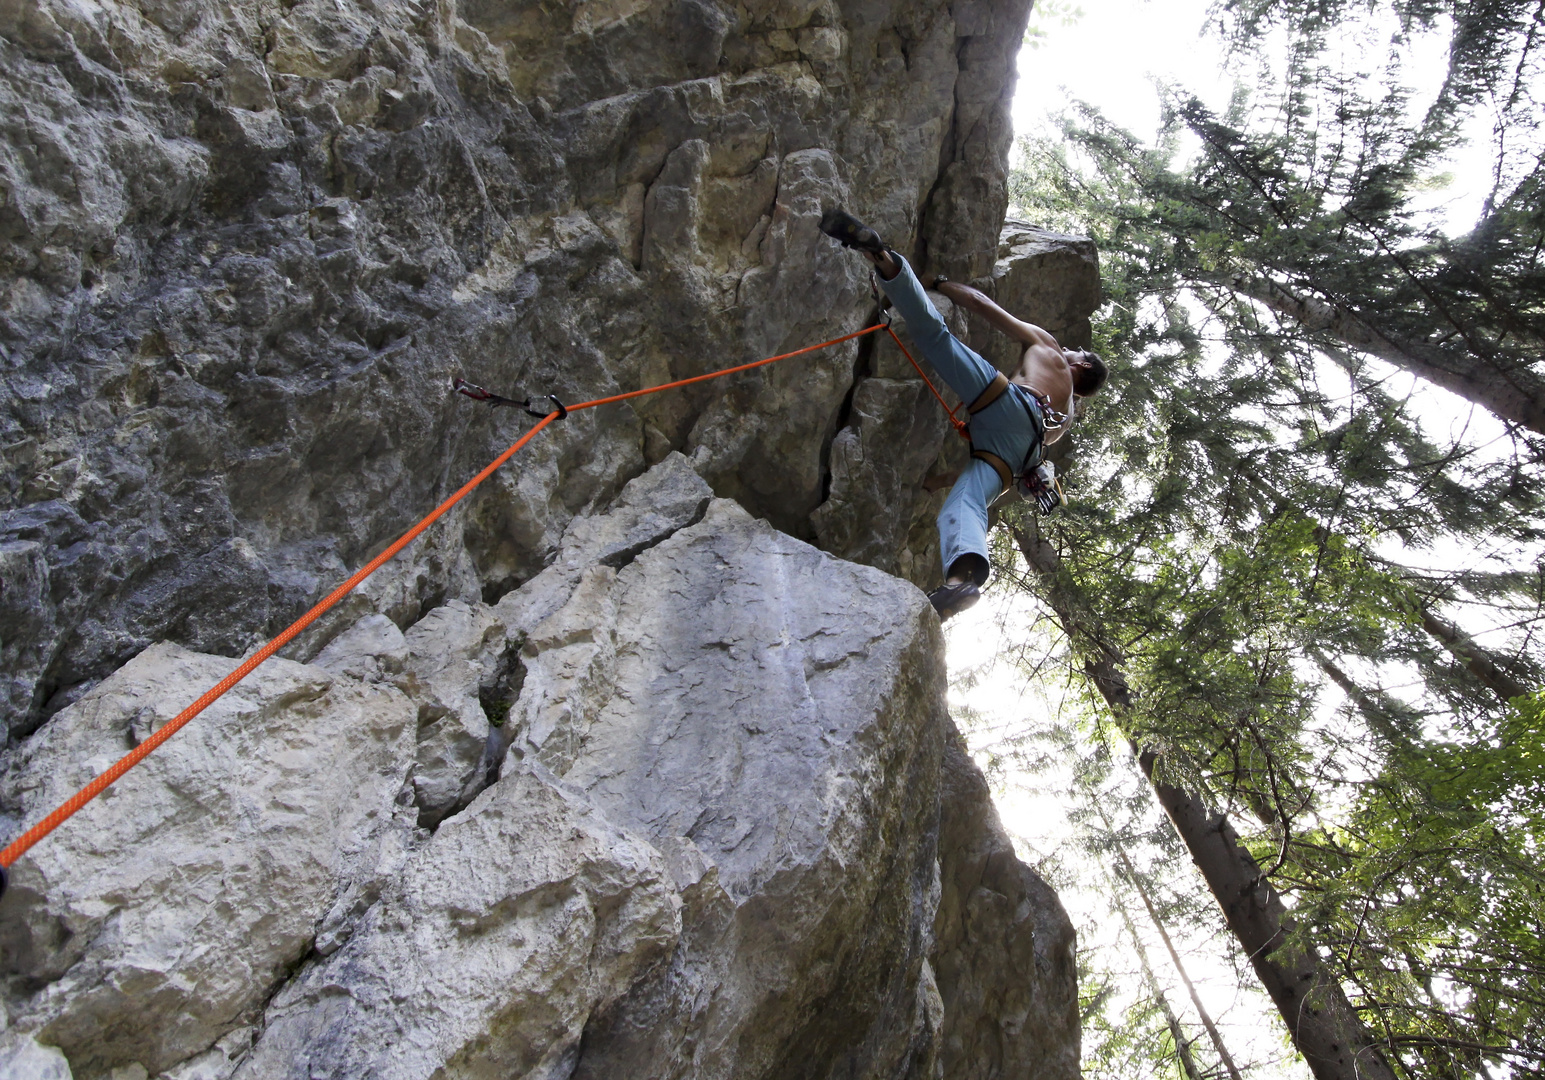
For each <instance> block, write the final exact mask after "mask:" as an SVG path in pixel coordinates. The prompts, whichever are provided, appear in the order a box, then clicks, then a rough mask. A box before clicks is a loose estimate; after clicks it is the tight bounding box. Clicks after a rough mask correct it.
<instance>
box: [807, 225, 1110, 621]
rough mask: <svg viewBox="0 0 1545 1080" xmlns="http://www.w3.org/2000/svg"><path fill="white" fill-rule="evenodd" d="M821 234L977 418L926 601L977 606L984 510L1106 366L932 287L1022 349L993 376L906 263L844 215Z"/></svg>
mask: <svg viewBox="0 0 1545 1080" xmlns="http://www.w3.org/2000/svg"><path fill="white" fill-rule="evenodd" d="M821 231H822V232H824V233H826V234H827V235H828V236H830V237H832V238H833V239H835V240H838V241H840V242H841V243H842V245H843V246H844V247H851V248H856V249H857V250H859V251H860V252H862V253H863V254H864V255H866V256H868V258H869V259H870V261H871V262H873V263H874V265H875V269H876V270H877V271H878V273H879V276H880V279H881V283H880V287H881V288H882V289H884V290H885V295H886V296H889V297H890V299H891V303H892V304H894V305H895V307H896V310H897V311H899V312H900V313H901V317H902V318H904V319H905V320H906V322H907V331H908V332H909V333H910V334H911V335H912V340H913V341H914V342H916V343H917V347H918V349H920V350H921V351H922V353H923V355H924V356H925V357H927V358H928V362H929V363H931V364H932V365H933V366H934V370H935V371H937V372H938V373H939V376H940V377H941V378H942V379H943V380H944V381H945V382H946V383H948V384H949V387H950V389H952V390H954V391H955V393H956V394H958V395H960V400H961V401H963V402H966V403H967V405H968V408H969V410H970V413H971V449H972V453H971V457H972V460H971V463H970V465H968V466H967V467H966V468H965V469H964V470H963V471H962V472H961V474H960V478H959V479H958V480H956V482H955V485H954V487H952V488H951V489H950V494H949V498H948V499H946V500H945V503H944V508H943V509H942V510H940V511H939V522H938V524H939V546H940V549H941V554H942V555H943V558H944V574H945V583H944V584H943V585H942V586H940V587H939V588H937V589H935V590H934V591H933V592H932V593H930V594H929V595H928V599H929V600H930V601H931V602H932V603H933V606H934V609H935V610H936V611H938V613H939V617H940V618H941V619H948V618H949V617H950V616H952V615H954V614H955V613H956V612H960V611H964V610H966V608H968V607H970V606H971V605H973V604H975V603H976V602H977V600H978V599H979V598H980V596H981V587H982V586H983V585H985V584H987V576H988V574H989V572H990V569H991V564H990V563H989V561H988V557H987V508H988V506H989V505H990V504H991V503H992V501H993V499H995V498H996V497H997V496H998V493H999V492H1001V491H1004V490H1005V489H1006V488H1007V487H1008V486H1009V485H1010V484H1012V483H1013V482H1014V480H1015V479H1016V477H1015V473H1016V471H1017V470H1018V469H1019V468H1020V467H1021V466H1022V465H1023V463H1024V462H1025V461H1026V460H1027V459H1028V458H1029V456H1030V452H1031V450H1033V449H1034V448H1035V447H1036V446H1037V444H1046V443H1053V442H1056V441H1057V440H1058V439H1060V438H1062V435H1063V428H1062V427H1061V426H1059V425H1057V424H1055V423H1053V422H1049V421H1050V420H1051V419H1052V417H1051V414H1052V413H1053V412H1055V413H1065V414H1068V415H1071V414H1072V412H1073V399H1074V398H1075V397H1089V396H1090V395H1091V394H1093V393H1094V392H1095V391H1097V390H1099V388H1100V387H1101V386H1103V385H1104V383H1105V375H1106V371H1105V363H1104V361H1102V360H1101V359H1100V358H1099V357H1098V356H1096V355H1095V354H1094V353H1092V352H1087V351H1084V350H1080V349H1064V348H1063V347H1062V346H1060V345H1058V344H1057V339H1056V338H1054V337H1052V336H1051V335H1050V334H1048V333H1047V332H1046V331H1045V330H1042V329H1041V328H1040V327H1039V326H1034V325H1032V324H1030V323H1027V322H1023V321H1022V320H1020V319H1016V318H1014V316H1012V315H1010V314H1009V313H1008V312H1007V311H1004V310H1003V309H1002V308H1001V307H999V306H998V305H997V304H995V303H993V302H992V301H991V300H989V299H988V298H987V297H986V296H985V295H984V294H982V293H981V292H979V291H978V290H976V289H973V288H972V287H971V286H969V285H962V284H960V283H958V282H954V281H947V280H945V279H943V278H936V279H935V281H934V288H935V289H936V290H937V291H939V292H941V293H943V294H944V295H945V296H947V297H949V299H950V300H951V302H953V303H955V304H958V305H959V306H961V307H964V308H966V309H968V310H970V311H975V312H977V313H979V314H980V315H982V317H983V318H985V319H986V320H987V321H988V322H989V323H990V324H992V325H993V326H994V327H996V328H997V329H999V330H1001V331H1003V332H1004V333H1005V334H1007V335H1008V336H1009V337H1011V338H1013V339H1014V340H1015V341H1018V342H1020V343H1021V344H1022V345H1023V346H1024V353H1023V355H1022V356H1021V357H1020V362H1019V367H1018V368H1017V369H1016V370H1015V372H1014V374H1013V375H1011V376H1009V377H1008V378H1007V379H1006V380H1005V379H1004V377H1003V376H1002V375H1001V374H999V372H998V371H997V369H996V368H994V367H993V366H992V365H991V364H989V363H988V362H987V361H986V360H984V359H982V357H981V356H980V355H978V354H977V353H975V352H973V351H972V350H970V349H968V348H967V347H966V346H965V345H963V344H961V342H960V341H959V340H958V339H957V338H956V337H955V336H954V335H953V334H951V333H950V332H949V329H948V328H947V327H946V326H945V325H944V320H943V319H942V318H940V317H939V312H938V309H937V308H935V307H934V306H933V304H932V302H930V301H929V299H928V297H927V296H926V295H925V294H924V292H923V286H922V284H921V283H920V282H919V281H918V280H917V276H916V275H915V274H913V272H912V268H911V267H910V266H909V265H907V261H906V260H905V259H903V258H902V257H901V256H900V255H898V254H896V252H894V251H892V250H891V249H890V247H889V246H887V245H886V243H885V242H884V241H883V240H881V239H880V236H879V234H878V233H876V232H875V231H874V230H873V229H871V228H869V226H867V225H865V224H863V223H862V222H860V221H858V220H857V219H856V218H854V217H852V216H850V215H848V214H845V213H843V212H842V211H840V210H829V211H827V212H826V213H825V214H824V215H823V216H822V218H821Z"/></svg>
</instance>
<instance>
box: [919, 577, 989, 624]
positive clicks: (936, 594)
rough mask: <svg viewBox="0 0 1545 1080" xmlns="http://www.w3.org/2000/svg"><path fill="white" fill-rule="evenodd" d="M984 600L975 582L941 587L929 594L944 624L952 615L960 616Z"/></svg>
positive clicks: (929, 598) (962, 582) (929, 600)
mask: <svg viewBox="0 0 1545 1080" xmlns="http://www.w3.org/2000/svg"><path fill="white" fill-rule="evenodd" d="M981 598H982V590H981V589H979V588H977V585H976V582H974V581H961V582H957V583H955V584H954V585H940V586H939V587H938V588H937V589H935V590H934V591H933V592H931V593H929V594H928V602H929V603H930V604H932V605H933V609H934V610H935V611H937V612H938V613H939V621H940V622H943V621H945V620H946V619H948V618H949V617H950V616H951V615H958V614H960V613H961V612H962V611H964V610H966V608H968V607H971V606H973V605H974V604H975V603H976V602H977V601H978V600H980V599H981Z"/></svg>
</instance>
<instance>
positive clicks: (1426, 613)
mask: <svg viewBox="0 0 1545 1080" xmlns="http://www.w3.org/2000/svg"><path fill="white" fill-rule="evenodd" d="M1418 610H1419V611H1420V613H1421V616H1422V629H1424V630H1426V631H1427V632H1428V633H1429V634H1431V635H1432V636H1433V637H1435V638H1437V639H1438V641H1440V642H1442V644H1443V647H1444V648H1445V649H1447V650H1448V651H1449V652H1450V653H1452V654H1453V655H1454V656H1455V657H1457V658H1458V659H1460V660H1462V661H1464V665H1465V667H1467V668H1469V669H1470V673H1471V674H1472V675H1474V676H1475V677H1476V678H1477V679H1479V680H1481V682H1483V683H1485V684H1486V685H1487V686H1488V687H1489V688H1490V689H1491V692H1492V693H1494V694H1496V695H1497V697H1499V698H1501V699H1502V704H1504V705H1506V704H1507V703H1508V702H1509V701H1511V700H1512V699H1513V698H1515V697H1519V696H1521V695H1523V694H1527V693H1528V692H1529V688H1528V687H1527V686H1525V685H1524V684H1523V683H1521V682H1519V681H1518V680H1517V679H1515V678H1513V677H1512V676H1511V675H1509V674H1508V673H1507V672H1506V671H1504V670H1503V669H1502V667H1501V665H1499V664H1498V663H1497V661H1496V660H1495V659H1494V658H1493V657H1492V655H1491V653H1489V652H1487V651H1486V650H1485V649H1483V648H1481V647H1480V646H1479V645H1477V644H1476V643H1475V642H1474V641H1473V640H1471V638H1470V635H1468V634H1466V633H1465V632H1464V631H1463V630H1461V629H1459V627H1457V626H1455V625H1454V624H1453V623H1451V622H1449V621H1448V620H1447V619H1445V618H1442V617H1441V616H1439V615H1437V614H1435V613H1433V612H1432V611H1431V610H1429V609H1428V607H1427V605H1426V604H1422V605H1421V606H1420V607H1419V609H1418Z"/></svg>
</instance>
